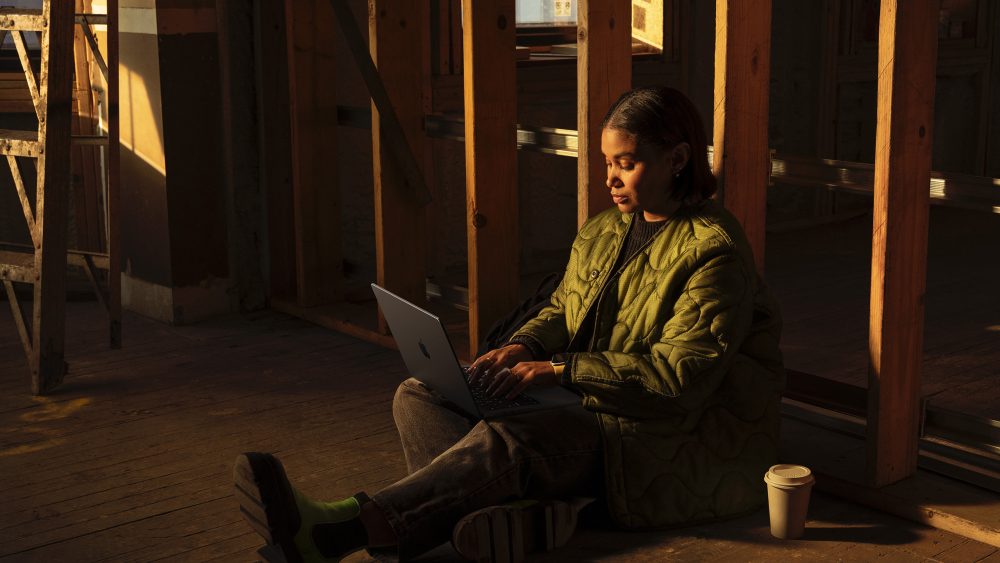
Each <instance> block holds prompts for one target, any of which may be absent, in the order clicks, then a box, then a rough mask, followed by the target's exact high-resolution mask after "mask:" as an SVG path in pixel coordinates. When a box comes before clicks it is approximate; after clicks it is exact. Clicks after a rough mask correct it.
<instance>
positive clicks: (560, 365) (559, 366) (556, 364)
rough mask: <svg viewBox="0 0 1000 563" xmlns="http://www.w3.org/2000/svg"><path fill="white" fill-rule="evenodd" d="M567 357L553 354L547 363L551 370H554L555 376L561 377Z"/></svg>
mask: <svg viewBox="0 0 1000 563" xmlns="http://www.w3.org/2000/svg"><path fill="white" fill-rule="evenodd" d="M567 360H569V357H568V356H567V355H566V354H555V355H553V356H552V359H551V360H549V363H550V364H552V369H553V370H555V372H556V375H558V376H559V377H562V374H563V371H564V370H565V369H566V362H567Z"/></svg>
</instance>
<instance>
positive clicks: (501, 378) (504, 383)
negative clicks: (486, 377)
mask: <svg viewBox="0 0 1000 563" xmlns="http://www.w3.org/2000/svg"><path fill="white" fill-rule="evenodd" d="M519 381H520V377H519V376H517V375H515V374H514V372H512V371H511V370H509V369H503V370H501V371H500V372H499V373H497V375H496V378H495V379H494V380H493V383H492V384H491V385H490V386H489V388H487V389H486V394H487V395H489V396H491V397H499V396H501V395H504V394H506V393H507V392H508V391H509V390H510V389H511V388H512V387H514V386H515V385H517V383H518V382H519Z"/></svg>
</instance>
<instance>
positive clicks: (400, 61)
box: [368, 0, 429, 334]
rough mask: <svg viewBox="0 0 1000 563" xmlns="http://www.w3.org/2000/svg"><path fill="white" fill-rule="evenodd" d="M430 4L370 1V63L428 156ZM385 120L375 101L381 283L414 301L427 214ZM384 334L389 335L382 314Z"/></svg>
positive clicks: (419, 291) (420, 288)
mask: <svg viewBox="0 0 1000 563" xmlns="http://www.w3.org/2000/svg"><path fill="white" fill-rule="evenodd" d="M426 10H427V2H426V0H408V1H400V0H369V3H368V13H369V14H370V17H369V19H368V37H369V46H370V50H371V59H372V61H373V62H374V63H375V65H377V67H378V75H379V77H380V78H381V82H382V84H383V85H384V86H385V91H386V95H387V96H388V100H389V103H390V104H391V105H392V108H393V109H394V110H395V114H396V118H397V119H398V122H399V126H400V127H401V129H402V131H403V133H404V134H405V136H406V138H405V142H406V145H407V146H408V147H409V149H410V150H412V152H413V154H414V155H421V156H422V155H423V154H424V103H423V100H424V96H423V95H422V94H423V91H424V89H425V88H426V87H427V85H428V83H429V79H428V77H427V76H426V74H427V72H426V69H425V61H424V57H423V53H424V42H423V38H424V34H423V26H422V25H421V24H422V23H423V22H424V21H425V20H426V19H427V18H428V14H427V13H426ZM384 121H385V120H384V118H383V116H382V113H381V112H380V111H379V108H378V105H377V104H375V103H374V102H373V103H372V164H373V170H374V186H375V260H376V270H377V279H378V283H379V285H381V286H382V287H385V288H386V289H389V290H390V291H392V292H394V293H396V294H397V295H400V296H402V297H403V298H405V299H408V300H410V301H412V302H414V303H422V302H423V301H424V300H425V295H426V282H425V278H426V266H425V251H426V241H425V239H426V231H427V228H426V225H427V221H426V214H425V213H424V210H423V209H422V208H421V207H420V206H419V205H418V204H417V202H415V201H414V200H413V198H412V197H411V195H410V194H409V193H408V192H407V187H406V179H405V173H404V170H403V169H402V167H401V166H400V165H399V164H398V162H397V161H396V160H395V159H394V158H393V155H392V151H391V148H390V144H389V143H387V142H386V136H387V135H389V134H391V133H389V130H388V129H387V128H385V127H383V123H384ZM378 322H379V330H380V331H381V332H382V333H383V334H388V326H387V325H386V322H385V318H384V317H383V316H382V315H381V313H380V314H379V320H378Z"/></svg>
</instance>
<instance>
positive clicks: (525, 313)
mask: <svg viewBox="0 0 1000 563" xmlns="http://www.w3.org/2000/svg"><path fill="white" fill-rule="evenodd" d="M562 278H563V273H562V272H555V273H552V274H549V275H547V276H545V279H543V280H542V281H541V282H540V283H539V284H538V287H537V288H536V289H535V292H534V294H532V295H531V296H530V297H528V298H527V299H525V300H524V302H522V303H521V304H520V305H518V307H517V308H516V309H514V310H513V311H511V312H509V313H507V314H506V315H505V316H504V317H502V318H501V319H499V320H498V321H496V322H495V323H493V325H491V326H490V330H489V332H487V333H486V336H485V337H483V340H482V342H480V343H479V350H477V351H476V356H482V355H483V354H485V353H486V352H489V351H490V350H494V349H496V348H499V347H501V346H503V345H504V344H506V343H507V341H508V340H510V338H511V337H512V336H514V333H515V332H517V331H518V329H520V328H521V327H522V326H524V323H526V322H528V321H530V320H531V319H533V318H535V317H536V316H538V313H539V312H541V310H542V309H544V308H545V307H546V306H547V305H548V304H549V302H550V301H551V299H552V294H553V293H555V291H556V288H558V287H559V283H560V282H561V281H562Z"/></svg>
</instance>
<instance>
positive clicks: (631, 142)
mask: <svg viewBox="0 0 1000 563" xmlns="http://www.w3.org/2000/svg"><path fill="white" fill-rule="evenodd" d="M682 145H683V147H684V149H686V147H687V143H681V145H678V146H679V147H680V146H682ZM601 152H602V153H604V163H605V164H606V165H607V169H608V180H607V186H608V188H610V189H611V199H612V200H613V201H614V203H615V205H617V206H618V210H619V211H621V212H622V213H634V212H636V211H639V210H641V211H643V214H644V216H645V218H646V220H647V221H658V220H662V219H666V218H667V217H669V216H670V214H671V213H672V212H673V211H674V209H676V208H677V207H678V205H679V204H678V202H677V201H675V200H672V199H671V198H670V192H671V189H672V185H671V184H672V181H673V178H674V170H675V168H676V169H678V170H679V169H680V168H683V165H684V163H686V162H687V157H686V156H684V157H683V160H682V162H680V166H678V165H677V162H676V161H677V156H676V153H677V152H678V151H677V150H676V148H675V149H674V150H672V151H658V150H656V149H653V148H647V147H641V146H638V144H637V143H636V140H635V135H632V134H631V133H628V132H627V131H623V130H621V129H604V130H603V131H602V132H601ZM682 152H684V151H682ZM685 154H686V153H685Z"/></svg>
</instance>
